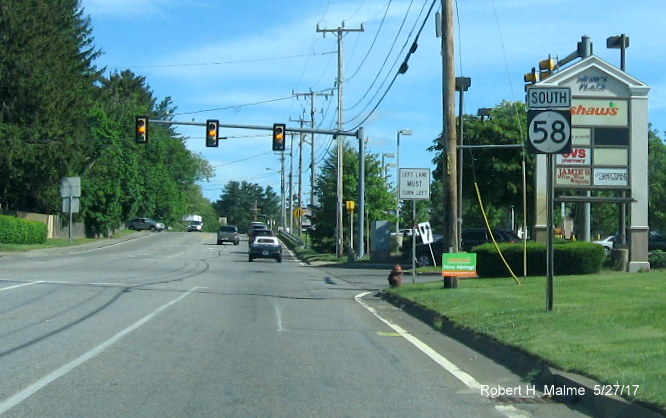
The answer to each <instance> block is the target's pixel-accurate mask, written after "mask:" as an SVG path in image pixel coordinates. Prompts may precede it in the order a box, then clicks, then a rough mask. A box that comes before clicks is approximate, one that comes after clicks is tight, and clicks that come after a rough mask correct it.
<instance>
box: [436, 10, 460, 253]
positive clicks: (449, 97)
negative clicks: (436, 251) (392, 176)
mask: <svg viewBox="0 0 666 418" xmlns="http://www.w3.org/2000/svg"><path fill="white" fill-rule="evenodd" d="M442 12H443V13H442V22H441V24H442V110H443V112H442V137H441V139H440V140H441V142H440V144H441V145H442V150H443V153H444V158H443V159H442V174H443V178H442V182H443V186H444V191H445V192H444V231H443V232H444V242H445V243H447V244H448V245H447V248H445V250H449V251H450V252H458V243H459V242H460V239H459V237H458V233H457V231H458V228H457V224H458V209H457V202H458V192H457V186H458V175H457V173H458V170H457V152H456V145H457V141H456V101H455V94H456V88H455V86H456V75H455V60H454V58H455V55H454V47H453V44H454V36H455V35H454V32H453V29H454V26H453V12H454V10H453V0H442Z"/></svg>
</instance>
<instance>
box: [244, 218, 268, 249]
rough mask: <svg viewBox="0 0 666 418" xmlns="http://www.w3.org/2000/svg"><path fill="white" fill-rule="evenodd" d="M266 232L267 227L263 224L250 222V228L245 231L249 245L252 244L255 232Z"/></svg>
mask: <svg viewBox="0 0 666 418" xmlns="http://www.w3.org/2000/svg"><path fill="white" fill-rule="evenodd" d="M266 230H268V227H267V226H266V225H265V224H263V223H259V222H252V224H251V225H250V228H249V229H248V230H247V238H248V243H250V244H251V243H252V242H254V238H255V236H256V232H257V231H266Z"/></svg>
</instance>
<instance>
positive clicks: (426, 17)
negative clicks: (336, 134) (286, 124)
mask: <svg viewBox="0 0 666 418" xmlns="http://www.w3.org/2000/svg"><path fill="white" fill-rule="evenodd" d="M436 1H437V0H433V1H432V3H431V4H430V8H429V9H428V12H427V14H426V16H425V18H424V19H423V23H422V24H421V27H420V28H419V31H418V32H417V34H416V37H415V38H414V42H413V43H412V48H411V49H410V51H409V53H408V54H407V56H406V58H405V60H404V61H403V64H405V65H406V63H407V61H408V60H409V57H410V56H411V54H412V53H414V51H415V48H414V45H416V44H417V41H418V39H419V36H420V35H421V32H423V28H424V27H425V24H426V22H427V21H428V18H429V17H430V14H431V13H432V9H433V8H434V7H435V3H436ZM424 6H425V4H424ZM401 69H402V66H401ZM400 74H401V71H400V70H398V71H397V72H396V73H395V75H394V76H393V79H392V80H391V82H390V84H389V85H388V87H387V88H386V90H385V91H384V94H382V96H381V97H380V99H379V101H377V103H376V104H375V106H374V107H373V108H372V110H371V111H370V112H368V114H367V115H366V116H365V118H363V119H362V120H361V121H360V122H359V123H357V124H356V126H355V127H354V128H352V129H350V130H352V131H353V130H355V129H357V128H359V127H360V126H361V125H363V123H365V121H367V120H368V119H370V116H372V115H373V113H374V112H375V111H376V110H377V108H378V107H379V105H380V104H381V103H382V101H383V100H384V98H385V97H386V95H387V94H388V92H389V91H390V90H391V87H393V83H395V80H396V79H397V78H398V75H400ZM359 115H360V114H359ZM357 116H358V115H357ZM355 118H356V117H354V118H352V120H353V119H355Z"/></svg>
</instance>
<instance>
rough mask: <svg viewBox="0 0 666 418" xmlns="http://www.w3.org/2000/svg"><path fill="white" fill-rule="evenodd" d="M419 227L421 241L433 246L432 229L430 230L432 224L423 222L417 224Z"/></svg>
mask: <svg viewBox="0 0 666 418" xmlns="http://www.w3.org/2000/svg"><path fill="white" fill-rule="evenodd" d="M417 226H418V227H419V235H420V236H421V241H423V243H424V244H432V242H433V237H432V228H430V222H421V223H419V224H417Z"/></svg>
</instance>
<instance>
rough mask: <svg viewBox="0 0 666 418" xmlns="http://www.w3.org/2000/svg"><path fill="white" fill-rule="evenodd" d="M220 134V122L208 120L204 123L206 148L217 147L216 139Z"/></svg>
mask: <svg viewBox="0 0 666 418" xmlns="http://www.w3.org/2000/svg"><path fill="white" fill-rule="evenodd" d="M219 132H220V121H218V120H214V119H208V120H207V121H206V146H207V147H217V146H218V145H219V144H218V141H217V137H218V134H219Z"/></svg>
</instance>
